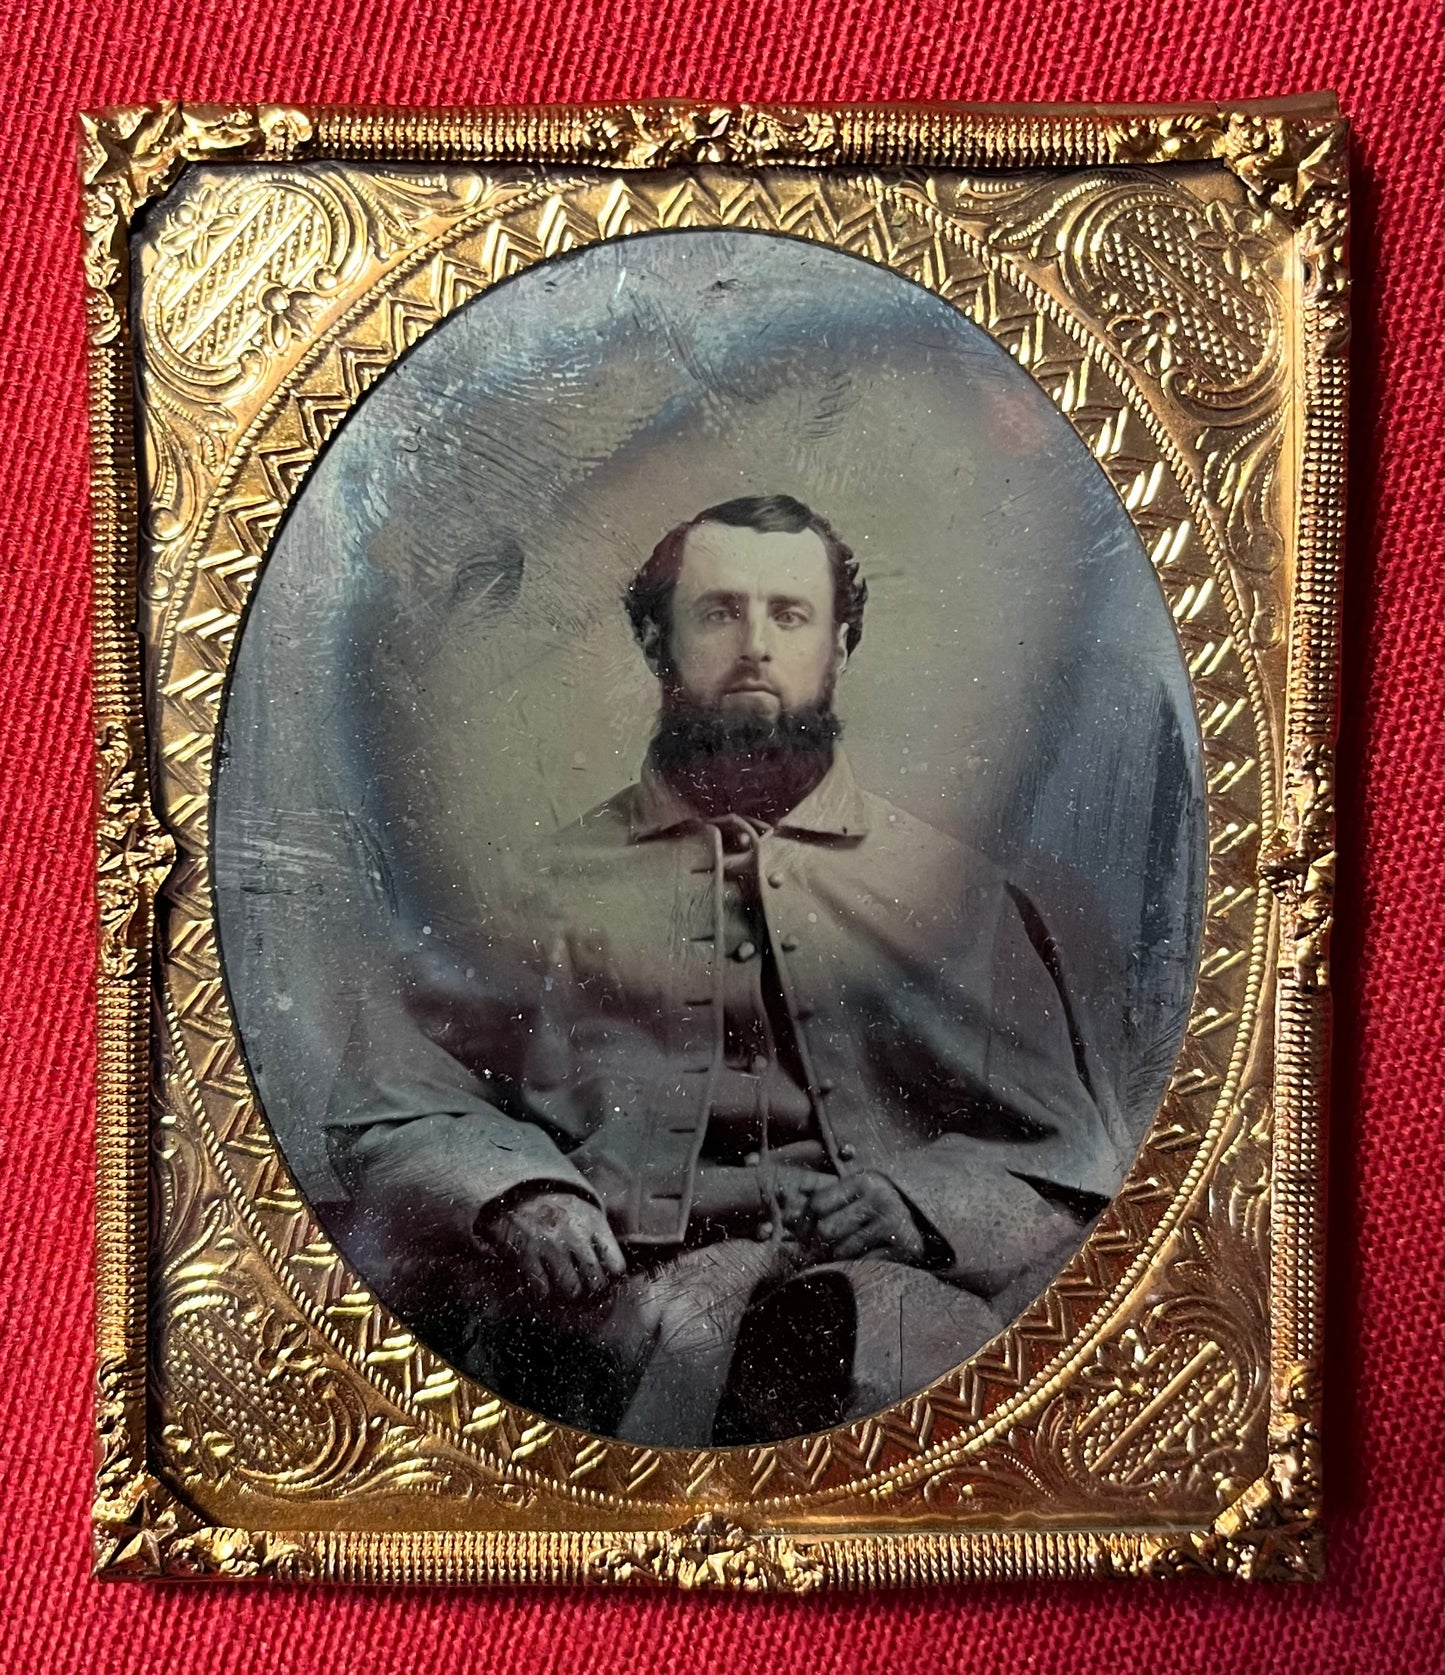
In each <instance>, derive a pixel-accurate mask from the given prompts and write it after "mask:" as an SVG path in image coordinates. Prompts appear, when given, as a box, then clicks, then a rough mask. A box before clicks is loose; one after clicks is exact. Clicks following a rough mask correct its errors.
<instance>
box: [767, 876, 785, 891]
mask: <svg viewBox="0 0 1445 1675" xmlns="http://www.w3.org/2000/svg"><path fill="white" fill-rule="evenodd" d="M768 883H769V885H770V886H771V887H772V888H773V889H774V890H781V889H782V887H783V875H782V873H780V872H770V873H769V874H768Z"/></svg>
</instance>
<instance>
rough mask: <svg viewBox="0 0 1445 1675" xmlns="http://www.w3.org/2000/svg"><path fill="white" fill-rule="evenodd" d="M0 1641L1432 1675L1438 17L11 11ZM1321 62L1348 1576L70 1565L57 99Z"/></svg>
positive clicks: (461, 1)
mask: <svg viewBox="0 0 1445 1675" xmlns="http://www.w3.org/2000/svg"><path fill="white" fill-rule="evenodd" d="M0 20H3V28H0V87H3V104H4V112H5V114H4V117H3V121H4V126H5V150H4V157H5V165H6V166H5V168H4V171H3V174H0V201H3V205H4V213H3V215H0V229H3V232H0V240H3V246H0V247H3V250H4V258H3V262H0V297H3V302H0V309H3V319H4V322H5V329H4V331H3V334H0V368H3V376H0V405H3V413H4V424H3V427H0V528H3V532H4V537H3V547H0V552H3V558H0V564H3V586H0V751H3V755H0V763H3V767H0V843H3V852H4V862H3V870H0V879H3V891H0V970H3V981H0V1044H3V1050H0V1353H3V1358H4V1359H3V1377H0V1496H3V1502H4V1512H3V1519H0V1531H3V1535H0V1571H3V1576H0V1666H3V1667H4V1668H7V1669H14V1670H17V1671H25V1672H26V1675H28V1672H30V1671H32V1670H43V1671H45V1672H46V1675H68V1672H72V1671H81V1670H85V1671H89V1670H101V1669H106V1670H109V1669H115V1670H120V1671H132V1670H136V1671H139V1670H146V1671H151V1670H154V1671H182V1670H194V1669H213V1670H226V1671H229V1670H238V1671H239V1670H246V1671H254V1670H273V1669H274V1670H302V1669H306V1670H311V1669H330V1668H339V1669H346V1670H348V1671H351V1672H354V1675H363V1672H367V1671H372V1670H376V1671H382V1670H385V1671H389V1672H394V1671H403V1670H412V1669H417V1670H422V1669H425V1670H427V1671H431V1672H435V1675H443V1672H445V1671H450V1670H462V1669H465V1670H467V1671H473V1672H477V1675H481V1672H483V1671H491V1670H498V1671H503V1670H506V1671H512V1670H517V1671H521V1670H554V1669H556V1670H569V1671H572V1670H575V1671H582V1672H591V1671H601V1670H615V1671H617V1675H626V1672H628V1671H632V1670H638V1671H643V1670H650V1671H657V1672H663V1671H682V1670H692V1669H728V1670H734V1671H739V1672H751V1671H783V1670H787V1671H788V1672H789V1675H801V1672H804V1671H827V1672H838V1675H842V1672H848V1675H853V1672H864V1671H868V1672H873V1671H889V1672H890V1675H907V1672H912V1671H923V1670H950V1671H951V1670H962V1669H969V1670H974V1669H978V1670H984V1669H988V1670H1001V1671H1025V1670H1029V1671H1040V1672H1045V1675H1047V1672H1052V1671H1062V1670H1066V1669H1067V1670H1074V1669H1083V1670H1100V1671H1107V1672H1110V1675H1113V1672H1116V1671H1117V1672H1122V1671H1129V1670H1141V1671H1142V1670H1148V1671H1156V1672H1167V1671H1174V1670H1214V1669H1229V1670H1240V1671H1253V1670H1263V1669H1265V1668H1279V1669H1281V1670H1284V1669H1288V1670H1290V1671H1292V1672H1305V1671H1316V1670H1329V1671H1358V1672H1372V1675H1373V1672H1385V1671H1396V1670H1400V1671H1413V1670H1417V1669H1427V1668H1438V1667H1439V1659H1440V1643H1441V1634H1440V1607H1441V1568H1440V1560H1441V1554H1440V1547H1441V1405H1440V1402H1441V1347H1442V1346H1441V1283H1440V1281H1441V1215H1440V1211H1441V1141H1440V1129H1441V1120H1440V1119H1441V1080H1440V1072H1441V1005H1440V1000H1441V995H1440V988H1441V983H1440V972H1441V897H1440V859H1441V855H1440V849H1441V841H1440V839H1441V760H1440V744H1441V563H1440V557H1441V553H1440V529H1441V522H1440V519H1441V496H1440V488H1441V483H1440V461H1441V359H1440V328H1441V318H1440V315H1441V307H1440V303H1441V264H1440V255H1441V227H1440V212H1439V198H1440V190H1441V147H1440V83H1441V74H1440V45H1441V25H1440V17H1439V13H1438V8H1437V6H1436V5H1434V4H1432V3H1431V0H1355V4H1353V5H1352V6H1349V7H1346V6H1344V5H1339V4H1336V5H1329V4H1325V3H1322V0H1149V3H1147V4H1144V3H1138V4H1127V3H1123V0H1098V3H1096V4H1089V3H1088V0H1060V3H1057V4H1054V5H1052V6H1051V5H1049V4H1047V3H1046V0H996V3H995V4H994V5H992V6H983V5H967V6H966V5H963V4H955V3H949V0H892V3H889V0H846V3H843V0H834V3H831V4H830V3H829V0H795V3H793V4H786V3H781V0H780V3H771V0H692V3H686V0H684V3H677V4H673V3H669V0H634V3H633V4H630V5H620V6H608V5H607V4H605V0H553V3H552V4H551V5H548V4H546V3H545V0H498V3H496V4H494V5H491V6H487V5H484V4H481V3H479V0H456V3H455V4H454V5H452V6H447V5H442V4H438V3H437V0H377V3H375V4H374V5H372V6H370V7H361V6H355V7H353V6H349V5H346V4H342V3H341V0H325V3H320V4H318V3H315V0H313V3H311V4H306V3H303V0H269V3H268V4H264V5H263V4H260V3H258V0H210V3H207V4H194V3H187V0H150V3H149V4H146V5H140V4H135V3H123V4H116V5H113V6H107V5H104V4H100V3H98V0H70V3H68V4H63V5H62V6H60V7H59V8H57V9H52V8H51V7H49V6H45V5H43V4H36V3H35V0H31V4H29V5H25V4H21V3H18V0H0ZM1315 87H1333V88H1334V89H1335V90H1336V91H1337V92H1338V93H1339V94H1340V95H1341V97H1342V99H1343V101H1344V104H1345V107H1346V109H1347V110H1348V111H1349V112H1350V114H1351V115H1352V116H1353V117H1354V118H1355V121H1356V124H1357V129H1356V132H1357V136H1358V146H1359V150H1358V158H1357V173H1356V187H1357V192H1358V197H1357V200H1356V222H1355V226H1356V244H1355V263H1356V273H1357V291H1356V296H1357V328H1356V335H1355V345H1356V354H1357V359H1356V363H1355V364H1356V382H1355V407H1354V442H1353V461H1352V481H1351V494H1352V511H1351V522H1350V531H1351V550H1350V561H1349V582H1348V599H1347V627H1346V636H1345V651H1346V659H1347V667H1346V727H1345V738H1344V749H1343V757H1344V760H1343V774H1342V782H1341V806H1342V810H1343V825H1344V832H1343V878H1342V884H1341V902H1340V920H1341V922H1340V928H1339V934H1338V937H1337V963H1338V987H1339V1027H1338V1032H1337V1037H1338V1039H1337V1047H1338V1051H1337V1060H1336V1104H1335V1118H1334V1142H1333V1163H1332V1193H1333V1198H1332V1210H1331V1278H1330V1312H1331V1317H1332V1327H1331V1344H1330V1356H1331V1366H1330V1412H1329V1432H1328V1461H1329V1472H1330V1476H1329V1499H1330V1529H1331V1552H1330V1579H1329V1580H1328V1581H1327V1582H1326V1583H1325V1584H1324V1585H1323V1586H1322V1587H1319V1588H1295V1589H1269V1588H1255V1589H1245V1588H1236V1587H1229V1586H1226V1585H1223V1584H1213V1583H1199V1584H1183V1585H1174V1586H1144V1585H1127V1586H1114V1587H1107V1586H1099V1587H1094V1586H1084V1585H1070V1586H1055V1587H1050V1586H1047V1585H1042V1584H1040V1585H1034V1586H1029V1587H1016V1588H1001V1587H1000V1588H979V1589H974V1590H966V1591H963V1592H961V1593H957V1594H952V1595H945V1594H941V1593H912V1594H905V1595H897V1596H891V1597H890V1596H881V1597H879V1596H872V1597H868V1596H858V1597H837V1598H830V1599H826V1600H824V1601H822V1602H811V1601H808V1602H787V1601H784V1602H777V1601H749V1600H731V1599H674V1598H670V1597H663V1596H650V1595H649V1596H638V1595H627V1596H621V1595H619V1596H602V1595H598V1594H590V1595H583V1594H576V1593H560V1592H551V1593H544V1592H507V1593H488V1592H484V1591H477V1592H468V1593H442V1592H437V1593H424V1592H412V1593H402V1592H399V1591H397V1592H387V1591H351V1592H346V1591H335V1592H326V1591H321V1590H285V1589H263V1590H252V1589H248V1588H243V1587H218V1588H212V1589H209V1590H206V1589H178V1588H174V1587H170V1588H155V1587H145V1588H141V1587H134V1586H126V1587H122V1586H115V1585H110V1586H105V1587H102V1586H99V1585H97V1584H96V1583H94V1582H92V1581H90V1580H89V1579H88V1576H87V1535H86V1528H85V1516H86V1506H87V1501H88V1494H89V1471H90V1441H89V1432H90V1423H91V1414H90V1385H89V1376H90V1355H91V1349H90V1327H91V1303H90V1288H91V1271H90V1229H89V1212H88V1205H89V1199H90V1191H91V1186H90V1182H91V1170H92V1159H93V1154H92V1145H91V1100H92V1087H93V1073H94V1055H95V1032H94V1024H93V1018H92V1007H91V976H90V972H91V962H92V958H93V948H94V942H93V935H92V928H91V918H92V894H91V879H90V855H91V843H90V835H89V830H88V822H89V820H90V809H91V765H90V735H89V717H88V710H87V705H88V673H87V660H88V643H87V632H88V625H87V608H88V595H89V588H88V581H87V573H86V572H87V553H86V540H87V511H86V463H85V447H86V442H85V391H84V381H83V361H82V340H81V300H80V284H79V265H78V247H77V241H76V238H75V235H74V232H73V229H72V222H73V214H74V203H75V197H74V188H73V184H72V178H73V177H72V155H73V141H72V137H71V113H72V112H73V111H74V110H75V109H77V108H79V107H88V106H96V105H102V104H107V103H119V102H122V101H127V100H135V99H144V98H147V97H156V96H159V95H167V96H180V97H200V98H235V99H273V100H290V101H295V102H306V101H317V100H325V101H356V102H367V101H381V102H388V103H395V104H425V103H482V102H503V101H523V100H538V99H567V100H582V99H596V98H609V97H618V96H624V95H627V96H635V95H663V94H693V95H699V96H707V97H718V98H733V97H754V98H777V99H812V100H828V99H869V98H872V99H904V98H925V99H926V98H974V99H979V98H989V99H1025V98H1048V99H1061V98H1072V99H1108V100H1119V99H1145V98H1147V99H1180V98H1189V97H1201V96H1207V97H1228V96H1236V97H1238V96H1247V95H1260V94H1267V93H1285V92H1293V91H1299V90H1303V89H1309V88H1315Z"/></svg>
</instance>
